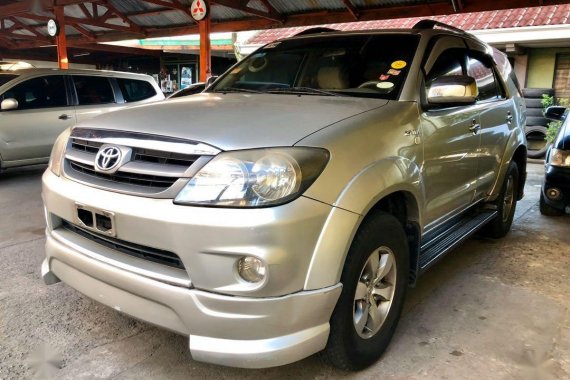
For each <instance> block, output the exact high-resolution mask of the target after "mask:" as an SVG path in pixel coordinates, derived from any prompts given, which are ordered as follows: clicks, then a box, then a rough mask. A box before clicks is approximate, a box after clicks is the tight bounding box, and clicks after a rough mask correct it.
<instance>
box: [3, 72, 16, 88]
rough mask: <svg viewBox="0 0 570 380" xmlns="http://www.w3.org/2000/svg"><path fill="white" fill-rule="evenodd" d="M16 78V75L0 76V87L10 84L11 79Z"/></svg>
mask: <svg viewBox="0 0 570 380" xmlns="http://www.w3.org/2000/svg"><path fill="white" fill-rule="evenodd" d="M17 77H18V76H17V75H10V74H0V86H3V85H5V84H6V83H8V82H10V81H11V80H12V79H14V78H17Z"/></svg>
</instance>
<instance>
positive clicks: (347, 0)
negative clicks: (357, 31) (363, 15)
mask: <svg viewBox="0 0 570 380" xmlns="http://www.w3.org/2000/svg"><path fill="white" fill-rule="evenodd" d="M342 2H343V3H344V6H345V7H346V9H347V10H348V11H349V12H350V14H351V15H352V17H354V19H355V20H356V21H358V19H359V17H360V14H359V13H358V9H356V7H355V6H354V4H352V3H351V2H350V0H342Z"/></svg>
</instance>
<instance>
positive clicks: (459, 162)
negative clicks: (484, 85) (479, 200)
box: [421, 106, 480, 229]
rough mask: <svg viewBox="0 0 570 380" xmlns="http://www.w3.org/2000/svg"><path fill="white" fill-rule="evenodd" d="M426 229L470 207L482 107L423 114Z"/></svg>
mask: <svg viewBox="0 0 570 380" xmlns="http://www.w3.org/2000/svg"><path fill="white" fill-rule="evenodd" d="M421 122H422V140H423V142H424V163H423V165H422V175H423V179H424V188H425V192H426V204H425V209H424V215H425V220H426V222H427V226H426V229H429V228H430V227H431V226H433V225H435V224H438V222H439V221H440V220H441V219H445V218H446V216H450V215H451V214H453V213H454V212H456V211H458V210H461V209H463V208H465V207H467V206H469V205H470V204H471V203H472V202H473V198H474V195H475V189H476V186H477V165H478V154H477V150H478V148H479V143H480V135H479V134H474V133H473V132H472V131H471V130H470V128H471V127H473V126H474V125H475V124H479V109H478V107H476V106H473V107H458V108H454V109H452V110H441V111H431V112H425V113H423V114H422V116H421Z"/></svg>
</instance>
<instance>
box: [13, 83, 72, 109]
mask: <svg viewBox="0 0 570 380" xmlns="http://www.w3.org/2000/svg"><path fill="white" fill-rule="evenodd" d="M2 98H3V99H10V98H13V99H16V100H17V101H18V110H29V109H38V108H51V107H66V106H67V95H66V92H65V84H64V80H63V76H60V75H50V76H45V77H39V78H33V79H30V80H27V81H25V82H22V83H20V84H17V85H16V86H14V87H12V88H11V89H9V90H8V91H6V92H5V93H4V95H3V96H2Z"/></svg>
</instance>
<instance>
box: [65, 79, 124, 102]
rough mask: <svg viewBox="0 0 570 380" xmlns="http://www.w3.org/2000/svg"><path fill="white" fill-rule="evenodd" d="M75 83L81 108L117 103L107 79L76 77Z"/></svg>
mask: <svg viewBox="0 0 570 380" xmlns="http://www.w3.org/2000/svg"><path fill="white" fill-rule="evenodd" d="M73 83H74V84H75V90H76V91H77V99H78V101H79V105H80V106H87V105H93V104H109V103H115V95H114V94H113V89H112V87H111V83H109V79H107V78H104V77H96V76H83V75H74V76H73Z"/></svg>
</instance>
